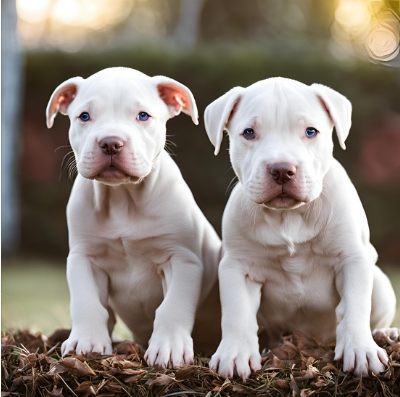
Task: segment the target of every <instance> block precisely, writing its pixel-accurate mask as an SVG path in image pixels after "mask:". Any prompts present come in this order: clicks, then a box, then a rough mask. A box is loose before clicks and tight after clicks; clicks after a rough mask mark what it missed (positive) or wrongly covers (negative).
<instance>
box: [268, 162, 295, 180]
mask: <svg viewBox="0 0 400 397" xmlns="http://www.w3.org/2000/svg"><path fill="white" fill-rule="evenodd" d="M269 173H270V174H271V176H272V179H273V180H274V181H275V182H276V183H277V184H278V185H283V184H284V183H287V182H289V181H290V180H292V179H294V178H295V177H296V167H295V166H294V165H293V164H290V163H275V164H272V165H271V168H270V169H269Z"/></svg>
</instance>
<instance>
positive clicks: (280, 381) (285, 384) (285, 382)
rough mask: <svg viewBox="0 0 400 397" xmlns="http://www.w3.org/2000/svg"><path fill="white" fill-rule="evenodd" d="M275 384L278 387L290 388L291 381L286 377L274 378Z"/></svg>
mask: <svg viewBox="0 0 400 397" xmlns="http://www.w3.org/2000/svg"><path fill="white" fill-rule="evenodd" d="M274 386H275V387H276V388H278V389H290V384H289V381H288V380H285V379H274Z"/></svg>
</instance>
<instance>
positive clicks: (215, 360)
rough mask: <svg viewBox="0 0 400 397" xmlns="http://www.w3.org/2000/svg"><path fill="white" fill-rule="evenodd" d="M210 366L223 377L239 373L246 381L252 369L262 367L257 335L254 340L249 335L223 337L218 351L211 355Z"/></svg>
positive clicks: (255, 369)
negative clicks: (243, 336)
mask: <svg viewBox="0 0 400 397" xmlns="http://www.w3.org/2000/svg"><path fill="white" fill-rule="evenodd" d="M209 366H210V368H211V369H212V370H213V371H216V372H218V374H219V375H220V376H222V377H223V378H232V377H233V376H234V375H237V376H240V377H241V378H242V379H243V381H246V379H247V378H249V377H250V374H251V372H252V371H258V370H260V369H261V355H260V352H259V348H258V339H257V336H256V337H255V338H252V340H250V339H249V337H247V338H235V339H231V338H224V339H222V341H221V343H220V345H219V346H218V349H217V351H216V352H215V354H214V355H213V356H212V357H211V360H210V363H209Z"/></svg>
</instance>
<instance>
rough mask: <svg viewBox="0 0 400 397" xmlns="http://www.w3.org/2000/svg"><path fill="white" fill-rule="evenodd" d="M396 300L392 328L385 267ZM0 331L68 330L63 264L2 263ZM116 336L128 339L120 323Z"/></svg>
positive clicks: (396, 277)
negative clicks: (391, 299)
mask: <svg viewBox="0 0 400 397" xmlns="http://www.w3.org/2000/svg"><path fill="white" fill-rule="evenodd" d="M384 271H385V273H386V274H387V275H388V276H389V277H390V279H391V281H392V284H393V287H394V289H395V292H396V296H397V297H398V304H397V312H396V318H395V320H394V323H393V324H394V326H396V327H399V328H400V266H386V267H385V268H384ZM1 289H2V305H1V308H2V315H1V320H2V321H1V329H2V331H7V330H12V329H14V330H17V329H28V328H29V330H30V331H31V332H42V333H43V334H45V335H47V334H50V333H52V332H53V331H54V330H55V329H56V328H69V327H70V319H69V292H68V286H67V280H66V274H65V265H63V264H60V263H51V262H48V261H28V262H26V261H22V260H13V261H9V262H6V261H3V266H2V282H1ZM115 333H116V335H117V336H119V337H120V338H122V339H130V338H131V334H130V331H129V330H128V329H127V327H126V326H125V325H124V324H123V323H122V321H120V320H119V321H118V322H117V326H116V331H115Z"/></svg>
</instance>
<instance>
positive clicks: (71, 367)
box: [49, 357, 96, 378]
mask: <svg viewBox="0 0 400 397" xmlns="http://www.w3.org/2000/svg"><path fill="white" fill-rule="evenodd" d="M64 372H68V373H70V374H71V375H75V376H77V377H78V378H79V377H82V376H95V375H96V373H95V372H94V371H93V370H92V369H91V368H90V367H89V366H88V365H87V364H86V363H83V362H82V361H80V360H78V359H77V358H75V357H67V358H64V359H63V360H61V361H59V362H58V363H57V364H56V365H55V366H54V367H53V368H52V369H51V370H50V371H49V373H50V374H58V373H64Z"/></svg>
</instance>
